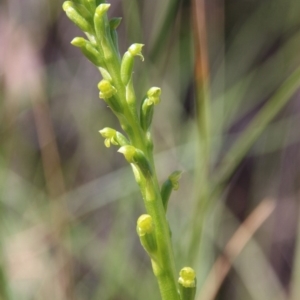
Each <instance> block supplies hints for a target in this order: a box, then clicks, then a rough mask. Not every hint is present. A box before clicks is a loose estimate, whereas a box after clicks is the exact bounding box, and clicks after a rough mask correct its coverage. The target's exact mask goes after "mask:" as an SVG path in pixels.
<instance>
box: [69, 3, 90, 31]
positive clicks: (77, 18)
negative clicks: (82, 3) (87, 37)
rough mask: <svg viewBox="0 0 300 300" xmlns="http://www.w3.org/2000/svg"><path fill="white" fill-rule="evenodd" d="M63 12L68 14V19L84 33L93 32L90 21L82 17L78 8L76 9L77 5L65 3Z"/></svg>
mask: <svg viewBox="0 0 300 300" xmlns="http://www.w3.org/2000/svg"><path fill="white" fill-rule="evenodd" d="M63 10H64V11H65V12H66V15H67V16H68V18H69V19H70V20H71V21H72V22H73V23H74V24H75V25H76V26H78V27H79V28H80V29H81V30H82V31H84V32H91V31H92V27H91V25H90V23H89V22H88V20H87V19H86V18H85V17H84V16H82V14H81V13H80V11H79V10H78V8H76V6H75V4H74V3H73V2H71V1H65V2H64V3H63Z"/></svg>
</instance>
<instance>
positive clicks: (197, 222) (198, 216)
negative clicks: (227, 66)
mask: <svg viewBox="0 0 300 300" xmlns="http://www.w3.org/2000/svg"><path fill="white" fill-rule="evenodd" d="M193 12H194V16H193V20H194V35H195V52H196V54H195V55H196V64H195V66H196V68H195V85H196V102H197V113H198V116H197V122H198V132H199V137H198V151H197V155H198V156H197V158H196V162H197V168H196V176H195V177H196V178H195V181H196V197H197V201H196V208H195V210H194V215H193V218H192V221H191V223H192V224H193V225H192V226H191V227H192V228H193V230H192V235H191V240H190V245H189V253H188V259H189V261H190V262H191V263H195V260H196V259H197V256H198V250H199V247H200V239H201V232H202V229H201V228H202V225H203V220H204V218H205V214H206V211H207V209H206V208H207V204H208V200H209V172H210V152H211V151H210V148H211V124H210V123H211V120H210V119H211V112H210V91H209V64H208V53H207V40H206V24H205V5H204V1H202V0H201V1H193Z"/></svg>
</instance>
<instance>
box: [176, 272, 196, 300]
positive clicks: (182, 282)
mask: <svg viewBox="0 0 300 300" xmlns="http://www.w3.org/2000/svg"><path fill="white" fill-rule="evenodd" d="M179 276H180V277H179V279H178V283H179V288H180V296H181V299H182V300H194V299H195V295H196V273H195V271H194V270H193V269H192V268H190V267H185V268H182V269H181V271H180V273H179Z"/></svg>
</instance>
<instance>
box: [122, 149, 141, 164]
mask: <svg viewBox="0 0 300 300" xmlns="http://www.w3.org/2000/svg"><path fill="white" fill-rule="evenodd" d="M136 150H137V149H136V148H135V147H134V146H130V145H128V146H123V147H121V148H120V149H119V150H118V152H120V153H122V154H124V156H125V158H126V160H127V161H128V162H129V163H131V164H132V163H135V159H134V156H135V154H136Z"/></svg>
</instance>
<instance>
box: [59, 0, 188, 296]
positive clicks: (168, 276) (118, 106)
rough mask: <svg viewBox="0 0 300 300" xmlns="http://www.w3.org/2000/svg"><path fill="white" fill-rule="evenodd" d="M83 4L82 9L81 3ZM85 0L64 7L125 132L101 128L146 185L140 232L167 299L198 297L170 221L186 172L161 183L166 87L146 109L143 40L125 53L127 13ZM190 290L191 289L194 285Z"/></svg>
mask: <svg viewBox="0 0 300 300" xmlns="http://www.w3.org/2000/svg"><path fill="white" fill-rule="evenodd" d="M81 6H82V9H81ZM81 6H80V8H78V4H77V3H76V4H75V3H73V2H72V1H66V2H65V3H64V4H63V9H64V10H65V11H66V14H67V16H68V17H69V19H70V20H71V21H72V22H73V23H75V25H77V26H78V27H79V28H80V29H81V30H82V31H83V32H84V33H85V34H86V37H87V40H86V39H84V38H82V37H77V38H75V39H73V41H72V42H71V43H72V44H73V45H74V46H76V47H78V48H80V50H81V51H82V53H83V54H84V55H85V56H86V57H87V58H88V59H89V60H90V61H91V62H92V63H93V64H94V65H95V66H97V67H98V69H99V71H100V73H101V75H102V77H103V79H102V80H101V81H100V82H99V84H98V88H99V91H100V93H99V97H100V98H101V99H103V100H104V101H105V102H106V104H107V105H108V107H109V108H110V109H111V110H112V112H113V113H114V114H115V115H116V117H117V118H118V120H119V122H120V125H121V128H122V129H123V131H124V134H123V133H120V132H118V131H116V130H115V129H113V128H108V127H106V128H104V129H102V130H100V134H101V135H102V136H103V138H104V144H105V146H106V147H110V146H111V145H115V146H118V147H119V149H118V152H120V153H121V154H123V155H124V157H125V159H126V160H127V161H128V162H129V163H130V164H131V166H132V169H133V173H134V176H135V179H136V181H137V183H138V185H139V187H140V190H141V194H142V196H143V200H144V204H145V208H146V211H147V214H144V215H142V216H141V217H140V218H139V219H138V221H137V233H138V236H139V238H140V241H141V244H142V246H143V248H144V249H145V251H146V252H147V253H148V255H149V257H150V259H151V263H152V268H153V272H154V275H155V276H156V278H157V281H158V285H159V289H160V293H161V298H162V300H193V298H191V296H190V298H186V296H184V295H185V294H186V291H185V290H184V289H182V288H180V286H181V285H182V284H181V283H180V282H179V283H178V281H177V279H176V277H177V276H176V274H177V272H176V268H175V262H174V255H173V248H172V243H171V237H170V229H169V224H168V221H167V219H166V210H167V202H168V200H169V197H170V194H171V191H172V190H176V189H177V188H178V180H179V178H180V175H181V172H179V171H176V172H174V173H172V174H171V175H170V177H169V178H168V180H167V183H166V184H164V185H163V187H162V188H160V185H159V182H158V179H157V175H156V171H155V165H154V158H153V142H152V137H151V123H152V118H153V113H154V106H155V105H157V104H159V102H160V96H161V89H160V88H158V87H152V88H150V89H149V90H148V92H147V93H146V95H145V97H144V100H143V101H141V107H140V112H139V113H138V110H137V104H136V102H137V101H136V94H135V91H134V85H133V80H132V74H133V65H134V58H135V57H136V56H138V57H140V58H141V60H142V61H143V60H144V57H143V54H142V48H143V46H144V45H143V44H140V43H135V44H133V45H131V46H130V47H129V48H128V50H127V51H126V52H125V54H124V55H123V57H122V59H121V55H120V53H119V50H118V40H117V31H116V29H117V27H118V26H119V24H120V22H121V19H120V18H113V19H111V20H109V19H108V16H107V11H108V10H109V8H110V4H107V3H105V1H102V0H82V1H81ZM188 291H191V290H190V289H189V290H188Z"/></svg>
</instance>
